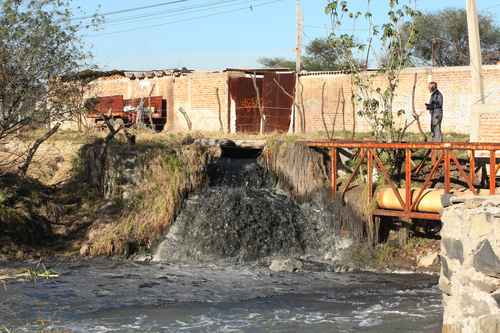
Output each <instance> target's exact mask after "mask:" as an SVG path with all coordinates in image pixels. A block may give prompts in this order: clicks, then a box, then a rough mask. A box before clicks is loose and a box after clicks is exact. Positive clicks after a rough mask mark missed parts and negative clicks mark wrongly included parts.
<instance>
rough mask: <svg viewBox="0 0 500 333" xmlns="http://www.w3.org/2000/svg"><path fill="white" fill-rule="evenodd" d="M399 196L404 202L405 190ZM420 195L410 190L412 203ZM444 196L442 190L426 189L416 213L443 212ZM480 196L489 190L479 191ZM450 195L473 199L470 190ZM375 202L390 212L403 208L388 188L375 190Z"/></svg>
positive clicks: (456, 191) (418, 189)
mask: <svg viewBox="0 0 500 333" xmlns="http://www.w3.org/2000/svg"><path fill="white" fill-rule="evenodd" d="M398 192H399V194H400V195H401V198H402V199H403V201H405V202H406V190H405V189H404V188H400V189H398ZM419 193H420V188H418V187H417V188H412V189H411V195H412V202H415V200H417V197H418V194H419ZM443 194H444V189H426V190H425V191H424V192H423V194H422V196H421V198H420V201H419V203H418V205H417V207H416V211H417V212H425V213H441V211H442V210H443V205H442V202H441V196H442V195H443ZM479 194H480V195H488V194H489V190H480V191H479ZM451 195H453V196H455V197H473V196H474V193H472V192H471V191H470V190H453V191H451ZM375 200H376V202H377V205H378V207H379V208H382V209H391V210H403V207H402V206H401V204H400V203H399V200H398V198H397V197H396V194H395V193H394V191H393V190H392V189H391V188H390V187H383V188H380V189H378V190H377V192H376V193H375Z"/></svg>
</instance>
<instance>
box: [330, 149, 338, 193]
mask: <svg viewBox="0 0 500 333" xmlns="http://www.w3.org/2000/svg"><path fill="white" fill-rule="evenodd" d="M330 161H331V165H330V182H331V186H332V195H333V199H335V196H336V195H337V148H331V149H330Z"/></svg>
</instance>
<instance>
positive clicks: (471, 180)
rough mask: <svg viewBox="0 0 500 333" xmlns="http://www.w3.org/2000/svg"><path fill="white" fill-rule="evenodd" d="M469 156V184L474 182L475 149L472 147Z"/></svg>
mask: <svg viewBox="0 0 500 333" xmlns="http://www.w3.org/2000/svg"><path fill="white" fill-rule="evenodd" d="M469 158H470V162H469V164H470V165H469V169H470V170H469V171H470V182H471V184H474V183H475V182H476V151H475V150H474V149H473V150H471V151H470V156H469Z"/></svg>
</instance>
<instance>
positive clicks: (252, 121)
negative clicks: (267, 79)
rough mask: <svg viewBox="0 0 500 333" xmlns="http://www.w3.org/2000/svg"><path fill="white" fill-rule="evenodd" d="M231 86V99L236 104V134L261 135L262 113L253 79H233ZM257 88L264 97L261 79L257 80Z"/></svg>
mask: <svg viewBox="0 0 500 333" xmlns="http://www.w3.org/2000/svg"><path fill="white" fill-rule="evenodd" d="M230 85H231V97H232V98H233V99H234V100H235V103H236V132H246V133H259V131H260V113H259V108H258V106H257V94H256V92H255V88H254V85H253V82H252V79H251V78H245V77H239V78H232V79H231V83H230ZM257 87H258V89H259V93H260V96H262V79H261V78H257Z"/></svg>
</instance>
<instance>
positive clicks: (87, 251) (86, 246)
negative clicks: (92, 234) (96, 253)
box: [80, 243, 90, 257]
mask: <svg viewBox="0 0 500 333" xmlns="http://www.w3.org/2000/svg"><path fill="white" fill-rule="evenodd" d="M89 254H90V246H89V244H87V243H85V244H83V245H82V247H81V248H80V255H81V256H82V257H86V256H88V255H89Z"/></svg>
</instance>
